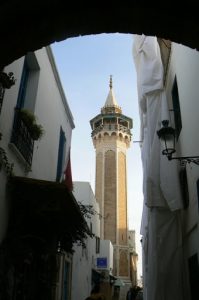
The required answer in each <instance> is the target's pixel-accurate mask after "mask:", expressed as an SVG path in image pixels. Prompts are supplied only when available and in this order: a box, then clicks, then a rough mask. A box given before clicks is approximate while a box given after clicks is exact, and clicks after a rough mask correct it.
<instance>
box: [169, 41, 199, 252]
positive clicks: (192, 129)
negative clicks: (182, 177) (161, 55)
mask: <svg viewBox="0 0 199 300" xmlns="http://www.w3.org/2000/svg"><path fill="white" fill-rule="evenodd" d="M171 49H172V50H171V58H170V64H169V71H168V76H167V82H166V91H167V97H168V100H169V104H170V107H171V89H172V85H173V81H174V76H175V75H176V77H177V84H178V92H179V99H180V109H181V118H182V130H181V133H180V136H179V140H178V143H177V150H178V152H177V153H176V155H177V156H178V155H179V156H199V134H198V120H199V116H198V113H199V98H198V96H199V84H198V77H199V52H198V51H196V50H193V49H190V48H188V47H185V46H182V45H179V44H175V43H172V48H171ZM171 117H172V112H171ZM186 169H187V175H188V185H189V201H190V203H189V207H188V209H187V210H186V211H184V212H183V218H184V220H185V228H186V229H185V230H186V233H185V234H186V235H187V237H186V248H187V254H186V255H187V257H189V256H190V255H193V254H194V253H198V257H199V230H198V226H197V225H198V223H199V209H198V195H197V189H196V181H197V179H198V178H199V167H198V166H197V165H194V164H190V165H189V164H188V165H187V167H186Z"/></svg>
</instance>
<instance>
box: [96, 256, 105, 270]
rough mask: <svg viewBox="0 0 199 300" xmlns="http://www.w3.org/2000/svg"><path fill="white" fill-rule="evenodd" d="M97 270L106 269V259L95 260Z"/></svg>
mask: <svg viewBox="0 0 199 300" xmlns="http://www.w3.org/2000/svg"><path fill="white" fill-rule="evenodd" d="M97 268H107V257H98V258H97Z"/></svg>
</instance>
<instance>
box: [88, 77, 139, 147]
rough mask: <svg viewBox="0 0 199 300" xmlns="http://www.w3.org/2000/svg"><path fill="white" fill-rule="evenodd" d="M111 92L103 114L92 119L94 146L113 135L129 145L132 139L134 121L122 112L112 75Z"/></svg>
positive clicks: (113, 137) (114, 138)
mask: <svg viewBox="0 0 199 300" xmlns="http://www.w3.org/2000/svg"><path fill="white" fill-rule="evenodd" d="M109 87H110V90H109V93H108V96H107V98H106V102H105V104H104V106H103V107H102V108H101V114H99V115H97V116H96V117H94V118H93V119H92V120H90V125H91V128H92V134H91V136H92V139H93V143H94V146H96V142H97V141H98V140H99V141H101V139H104V138H107V137H111V139H112V140H114V141H118V140H120V141H121V142H122V141H123V142H125V144H126V145H127V146H128V147H129V145H130V141H131V136H132V134H131V128H132V127H133V121H132V119H131V118H129V117H127V116H125V115H123V114H122V109H121V107H119V105H118V104H117V101H116V98H115V95H114V92H113V82H112V75H111V76H110V81H109Z"/></svg>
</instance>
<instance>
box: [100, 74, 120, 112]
mask: <svg viewBox="0 0 199 300" xmlns="http://www.w3.org/2000/svg"><path fill="white" fill-rule="evenodd" d="M112 77H113V76H112V75H110V81H109V87H110V90H109V93H108V96H107V98H106V102H105V104H104V106H103V107H102V108H101V113H102V114H107V113H120V114H121V113H122V110H121V107H119V105H118V104H117V101H116V98H115V95H114V92H113V79H112Z"/></svg>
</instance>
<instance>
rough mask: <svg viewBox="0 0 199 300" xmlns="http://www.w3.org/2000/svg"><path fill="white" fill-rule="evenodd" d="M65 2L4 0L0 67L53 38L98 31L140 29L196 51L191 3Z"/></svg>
mask: <svg viewBox="0 0 199 300" xmlns="http://www.w3.org/2000/svg"><path fill="white" fill-rule="evenodd" d="M192 2H193V4H192ZM67 4H68V2H67V1H64V0H57V1H49V0H35V1H32V2H30V1H27V0H18V1H8V0H2V1H1V4H0V12H1V17H0V38H1V48H0V67H4V66H6V65H8V64H9V63H11V62H13V61H14V60H16V59H18V58H19V57H22V56H23V55H25V54H26V53H27V52H28V51H34V50H37V49H39V48H41V47H43V46H46V45H49V44H51V43H53V42H55V41H62V40H64V39H66V38H69V37H77V36H79V35H90V34H99V33H117V32H118V33H136V34H142V33H144V34H145V35H153V36H157V37H160V38H165V39H169V40H171V41H174V42H177V43H182V44H184V45H187V46H189V47H191V48H196V49H199V18H198V8H197V7H196V3H195V1H189V4H188V5H186V6H183V5H182V6H181V7H180V8H179V7H178V6H176V7H175V6H173V7H172V6H171V5H169V4H168V3H167V2H165V3H164V6H160V5H157V4H156V5H155V6H152V4H151V3H150V5H149V4H147V3H144V4H143V1H129V2H128V3H126V1H124V2H123V3H122V2H120V3H119V4H116V2H115V1H114V2H113V1H108V2H106V3H103V2H95V1H94V2H93V4H90V5H87V4H85V2H83V3H81V2H80V4H79V3H78V2H74V4H73V3H70V6H67ZM68 5H69V4H68Z"/></svg>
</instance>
